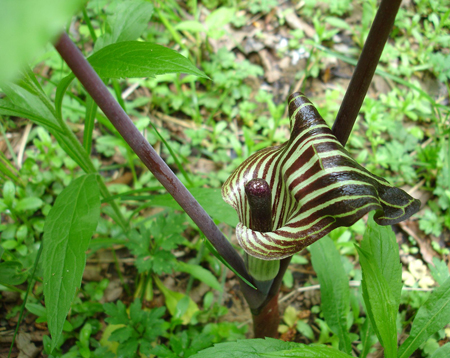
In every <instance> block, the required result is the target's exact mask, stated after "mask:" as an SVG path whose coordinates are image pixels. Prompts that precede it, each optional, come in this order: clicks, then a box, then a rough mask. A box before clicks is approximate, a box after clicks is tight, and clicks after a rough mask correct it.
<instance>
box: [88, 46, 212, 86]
mask: <svg viewBox="0 0 450 358" xmlns="http://www.w3.org/2000/svg"><path fill="white" fill-rule="evenodd" d="M88 61H89V63H90V64H91V65H92V67H94V69H95V71H96V72H97V73H98V75H99V76H100V77H101V78H129V77H153V76H155V75H162V74H165V73H186V74H190V75H194V76H199V77H204V78H208V76H206V75H205V74H204V73H203V72H202V71H200V70H199V69H197V67H195V66H194V65H193V64H192V63H191V61H189V60H188V59H187V58H186V57H184V56H182V55H180V54H179V53H178V52H176V51H174V50H172V49H170V48H167V47H164V46H161V45H156V44H152V43H148V42H139V41H123V42H117V43H114V44H111V45H108V46H106V47H103V48H102V49H101V50H99V51H97V52H96V53H94V54H93V55H92V56H90V57H89V58H88Z"/></svg>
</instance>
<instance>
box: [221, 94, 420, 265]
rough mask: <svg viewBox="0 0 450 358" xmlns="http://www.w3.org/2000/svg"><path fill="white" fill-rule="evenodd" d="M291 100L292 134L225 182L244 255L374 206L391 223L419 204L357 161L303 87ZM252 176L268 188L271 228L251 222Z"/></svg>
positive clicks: (294, 241)
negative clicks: (255, 227)
mask: <svg viewBox="0 0 450 358" xmlns="http://www.w3.org/2000/svg"><path fill="white" fill-rule="evenodd" d="M288 104H289V117H290V124H291V137H290V139H289V141H287V142H286V143H284V144H282V145H280V146H275V147H269V148H266V149H262V150H260V151H258V152H256V153H255V154H253V155H252V156H250V157H249V158H248V159H247V160H245V161H244V162H243V163H242V164H241V165H240V166H239V167H238V168H237V169H236V170H235V171H234V172H233V174H231V176H230V177H229V178H228V180H227V181H226V182H225V184H224V185H223V187H222V196H223V198H224V200H225V201H226V202H227V203H228V204H230V205H231V206H233V207H234V208H235V209H236V211H237V213H238V216H239V221H240V222H239V224H238V226H237V227H236V236H237V239H238V241H239V244H240V245H241V246H242V248H243V249H244V250H245V251H246V252H247V253H248V254H249V255H252V256H255V257H258V258H260V259H263V260H278V259H282V258H285V257H288V256H291V255H293V254H294V253H296V252H298V251H301V250H302V249H303V248H305V247H306V246H308V245H310V244H312V243H313V242H315V241H317V240H318V239H320V238H321V237H323V236H325V235H326V234H328V233H329V232H330V231H332V230H333V229H336V228H337V227H340V226H351V225H352V224H354V223H355V222H356V221H357V220H359V219H360V218H361V217H362V216H364V215H365V214H366V213H368V212H369V211H372V210H376V214H375V216H374V219H375V221H376V222H377V223H378V224H380V225H392V224H395V223H398V222H400V221H402V220H405V219H407V218H408V217H410V216H411V215H413V214H414V213H416V212H417V211H418V210H419V207H420V201H419V200H417V199H414V198H412V197H411V196H409V195H408V194H407V193H406V192H404V191H403V190H401V189H398V188H395V187H393V186H391V185H390V184H389V183H388V182H387V181H386V180H384V179H383V178H380V177H377V176H375V175H373V174H371V173H370V172H368V171H367V170H366V169H365V168H363V167H362V166H361V165H359V164H358V163H356V161H355V160H354V159H353V158H352V157H351V156H350V154H349V153H348V152H347V151H346V150H345V149H344V147H343V146H342V145H341V144H340V143H339V141H338V140H337V139H336V137H335V136H334V135H333V133H332V132H331V130H330V128H329V127H328V125H327V124H326V123H325V121H324V120H323V119H322V117H321V116H320V115H319V113H318V112H317V109H316V108H315V107H314V106H313V104H312V103H311V102H310V101H309V100H308V99H307V98H306V97H305V96H304V95H303V94H301V93H294V94H292V95H291V96H290V97H289V100H288ZM255 178H262V179H265V180H266V181H267V183H268V184H269V186H270V188H271V190H272V227H273V231H272V232H266V233H262V232H257V231H253V230H251V229H249V226H251V223H250V211H249V207H248V202H247V198H246V196H245V184H246V183H247V182H248V181H250V180H251V179H255Z"/></svg>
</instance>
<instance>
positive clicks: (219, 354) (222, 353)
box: [191, 338, 297, 358]
mask: <svg viewBox="0 0 450 358" xmlns="http://www.w3.org/2000/svg"><path fill="white" fill-rule="evenodd" d="M295 347H297V344H296V343H292V342H283V341H280V340H278V339H274V338H266V339H259V338H258V339H246V340H239V341H237V342H226V343H219V344H215V345H214V347H211V348H207V349H205V350H203V351H200V352H198V353H197V354H194V355H193V356H191V358H211V357H214V358H260V357H261V354H262V353H270V352H277V351H282V350H287V349H292V348H295Z"/></svg>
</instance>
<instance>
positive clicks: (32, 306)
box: [25, 302, 47, 318]
mask: <svg viewBox="0 0 450 358" xmlns="http://www.w3.org/2000/svg"><path fill="white" fill-rule="evenodd" d="M25 308H26V309H27V310H28V312H30V313H32V314H34V315H35V316H38V317H45V318H46V317H47V309H46V308H45V307H44V306H42V305H41V304H40V303H30V302H28V303H27V304H26V305H25Z"/></svg>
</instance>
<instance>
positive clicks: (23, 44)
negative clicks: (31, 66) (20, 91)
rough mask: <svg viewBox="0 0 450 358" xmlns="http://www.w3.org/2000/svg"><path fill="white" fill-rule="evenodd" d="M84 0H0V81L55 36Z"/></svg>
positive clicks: (11, 73) (15, 75)
mask: <svg viewBox="0 0 450 358" xmlns="http://www.w3.org/2000/svg"><path fill="white" fill-rule="evenodd" d="M84 2H85V1H84V0H65V1H60V0H20V1H11V0H0V33H1V34H2V36H0V48H1V49H2V50H1V51H0V83H3V82H6V81H11V80H13V79H14V78H15V77H17V75H18V72H19V70H20V69H21V68H22V67H23V66H24V65H26V64H27V62H28V61H31V60H32V58H33V57H34V56H35V55H37V54H38V53H39V51H40V50H41V49H42V48H43V47H44V46H45V45H46V44H47V43H48V41H52V40H54V39H56V37H57V36H58V34H60V33H61V31H62V29H63V27H64V25H66V23H67V21H68V20H69V19H70V18H71V16H72V15H73V14H74V13H75V12H76V11H77V10H78V9H79V8H80V7H81V5H82V4H83V3H84Z"/></svg>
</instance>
